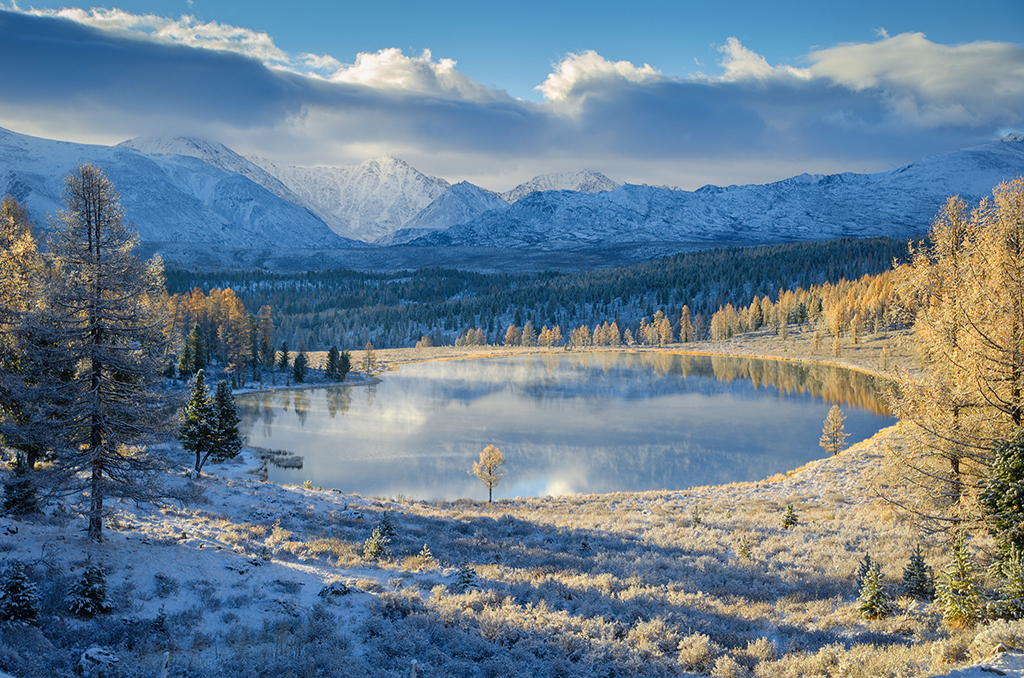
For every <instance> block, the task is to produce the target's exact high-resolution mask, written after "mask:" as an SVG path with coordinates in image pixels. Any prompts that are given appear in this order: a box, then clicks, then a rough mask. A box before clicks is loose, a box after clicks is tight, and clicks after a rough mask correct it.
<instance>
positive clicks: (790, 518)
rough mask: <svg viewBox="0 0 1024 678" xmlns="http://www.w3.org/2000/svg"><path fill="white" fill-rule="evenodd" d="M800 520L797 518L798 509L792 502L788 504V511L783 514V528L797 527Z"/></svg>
mask: <svg viewBox="0 0 1024 678" xmlns="http://www.w3.org/2000/svg"><path fill="white" fill-rule="evenodd" d="M799 522H800V521H799V520H798V519H797V515H796V509H794V508H793V505H792V504H789V505H787V506H786V513H785V515H783V516H782V527H783V529H786V530H788V529H790V528H791V527H796V526H797V524H798V523H799Z"/></svg>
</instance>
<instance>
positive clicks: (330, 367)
mask: <svg viewBox="0 0 1024 678" xmlns="http://www.w3.org/2000/svg"><path fill="white" fill-rule="evenodd" d="M340 363H341V354H340V353H338V347H337V346H331V350H330V351H328V352H327V366H326V367H325V368H324V376H325V377H326V378H327V379H328V380H329V381H337V380H338V379H339V378H340V377H339V375H338V370H339V368H340V367H341V364H340Z"/></svg>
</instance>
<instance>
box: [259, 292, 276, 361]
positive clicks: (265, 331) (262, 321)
mask: <svg viewBox="0 0 1024 678" xmlns="http://www.w3.org/2000/svg"><path fill="white" fill-rule="evenodd" d="M256 333H257V334H258V335H259V339H258V343H259V352H260V359H261V360H262V362H263V365H264V366H265V367H267V368H268V369H273V367H274V363H275V362H276V361H275V358H276V356H277V354H276V353H275V352H274V321H273V319H272V318H271V317H270V307H269V306H261V307H260V312H259V317H258V318H257V319H256Z"/></svg>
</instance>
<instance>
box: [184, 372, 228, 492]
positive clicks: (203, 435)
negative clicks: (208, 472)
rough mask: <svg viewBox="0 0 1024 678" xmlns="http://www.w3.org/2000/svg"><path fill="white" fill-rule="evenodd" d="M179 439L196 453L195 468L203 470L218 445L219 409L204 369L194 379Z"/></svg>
mask: <svg viewBox="0 0 1024 678" xmlns="http://www.w3.org/2000/svg"><path fill="white" fill-rule="evenodd" d="M222 383H223V382H222ZM178 440H180V441H181V446H182V447H184V448H185V449H186V450H188V451H189V452H192V453H193V454H195V455H196V465H195V470H196V473H199V472H201V471H202V469H203V465H204V464H206V460H207V459H209V458H210V455H211V454H212V453H213V451H214V449H216V446H217V410H216V409H215V407H214V404H213V398H211V397H210V392H209V390H208V389H207V388H206V377H205V375H204V372H203V370H199V371H198V372H196V376H195V377H194V378H193V379H192V392H191V394H190V395H189V399H188V402H187V403H186V404H185V409H184V411H183V412H182V420H181V429H180V431H179V433H178Z"/></svg>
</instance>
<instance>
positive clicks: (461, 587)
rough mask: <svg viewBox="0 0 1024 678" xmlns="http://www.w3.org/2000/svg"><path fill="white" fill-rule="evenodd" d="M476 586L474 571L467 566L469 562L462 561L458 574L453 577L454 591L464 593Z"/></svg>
mask: <svg viewBox="0 0 1024 678" xmlns="http://www.w3.org/2000/svg"><path fill="white" fill-rule="evenodd" d="M478 586H479V583H478V582H477V577H476V570H475V569H474V568H473V566H472V565H470V564H469V561H467V560H463V561H462V562H461V563H460V564H459V571H458V573H457V574H456V575H455V590H457V591H459V592H465V591H468V590H469V589H475V588H477V587H478Z"/></svg>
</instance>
